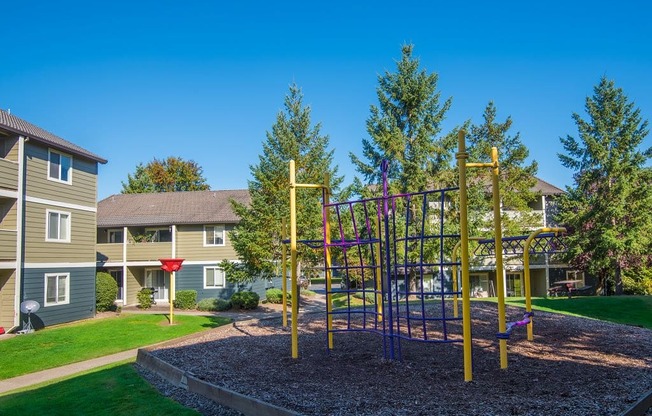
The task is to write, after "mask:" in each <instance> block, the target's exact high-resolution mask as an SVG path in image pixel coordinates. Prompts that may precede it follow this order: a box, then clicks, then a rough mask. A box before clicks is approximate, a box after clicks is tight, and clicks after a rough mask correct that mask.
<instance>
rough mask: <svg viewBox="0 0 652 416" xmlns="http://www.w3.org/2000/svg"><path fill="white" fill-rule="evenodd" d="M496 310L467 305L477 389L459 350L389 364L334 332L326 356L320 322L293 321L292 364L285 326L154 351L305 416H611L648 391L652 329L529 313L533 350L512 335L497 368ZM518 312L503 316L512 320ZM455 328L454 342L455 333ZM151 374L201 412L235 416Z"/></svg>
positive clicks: (257, 327)
mask: <svg viewBox="0 0 652 416" xmlns="http://www.w3.org/2000/svg"><path fill="white" fill-rule="evenodd" d="M496 309H497V308H496V305H495V304H492V303H487V302H472V331H473V381H472V382H464V369H463V350H462V344H461V343H454V344H428V343H423V342H409V341H402V342H401V355H402V360H400V361H398V360H395V361H390V360H385V359H384V358H383V339H382V337H381V336H379V335H376V334H368V333H363V332H355V333H336V334H334V349H333V350H332V351H328V349H327V342H326V340H327V337H326V332H325V321H326V317H325V313H320V314H303V315H300V322H299V328H300V334H299V358H298V359H292V358H291V354H290V351H291V338H290V332H289V331H288V330H287V329H284V328H282V326H281V321H280V318H278V319H270V320H261V321H251V322H240V323H236V324H235V325H234V326H232V327H229V328H221V329H217V330H212V331H209V332H207V333H203V334H202V335H198V336H197V337H196V338H194V339H192V340H186V341H184V342H181V343H178V344H174V345H171V346H166V347H164V348H159V349H157V350H155V351H153V354H154V355H156V356H157V357H159V358H161V359H163V360H164V361H166V362H169V363H170V364H172V365H174V366H177V367H179V368H181V369H184V370H186V371H190V372H192V373H194V374H195V375H196V376H197V377H199V378H201V379H204V380H207V381H210V382H211V383H213V384H216V385H219V386H223V387H226V388H229V389H232V390H235V391H237V392H239V393H242V394H246V395H249V396H253V397H256V398H258V399H260V400H263V401H266V402H270V403H273V404H275V405H277V406H281V407H284V408H287V409H290V410H293V411H296V412H299V413H301V414H305V415H452V414H455V415H457V414H459V415H546V416H547V415H591V416H594V415H617V414H620V413H622V412H623V411H625V410H627V409H628V408H629V407H630V406H631V405H632V404H633V403H635V402H636V401H637V400H639V398H640V397H641V395H643V394H644V393H646V392H648V391H650V390H651V389H652V331H650V330H647V329H642V328H637V327H631V326H625V325H618V324H611V323H606V322H601V321H596V320H591V319H584V318H578V317H571V316H565V315H557V314H551V313H545V312H536V315H535V317H534V334H535V337H534V341H533V342H528V341H527V338H526V332H525V327H517V328H516V329H515V330H514V332H513V333H512V336H511V339H510V340H509V341H507V345H508V360H509V366H508V368H507V369H504V370H502V369H500V359H499V352H498V340H497V339H496V332H497V310H496ZM522 314H523V310H522V309H517V308H512V307H507V316H508V318H507V320H508V321H517V320H519V319H521V318H522ZM336 324H337V322H336ZM450 329H451V331H452V332H455V331H458V333H459V334H461V325H457V328H455V327H454V326H453V327H451V328H450ZM144 373H145V372H144ZM146 376H147V378H148V379H149V380H150V381H151V382H152V383H153V384H155V385H156V386H157V387H159V389H162V390H164V392H165V393H166V394H167V395H169V396H171V397H172V398H174V399H175V400H177V401H180V402H181V403H183V404H185V405H187V406H190V407H194V408H197V409H198V410H199V411H200V412H201V413H203V414H205V415H233V414H237V413H234V412H232V411H229V410H227V409H224V408H222V407H220V406H216V405H214V404H212V403H208V402H207V401H206V400H205V399H202V398H199V397H194V395H190V394H188V393H187V392H184V391H183V390H181V389H178V388H172V387H171V386H167V387H166V386H165V385H164V383H163V382H161V381H160V380H158V381H157V380H156V379H155V378H154V377H153V376H152V375H151V374H146ZM649 412H650V411H648V413H649Z"/></svg>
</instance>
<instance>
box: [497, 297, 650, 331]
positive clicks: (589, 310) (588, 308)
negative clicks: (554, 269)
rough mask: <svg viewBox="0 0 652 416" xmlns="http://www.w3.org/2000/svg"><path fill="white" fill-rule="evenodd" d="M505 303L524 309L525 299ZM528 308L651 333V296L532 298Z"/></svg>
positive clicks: (513, 299)
mask: <svg viewBox="0 0 652 416" xmlns="http://www.w3.org/2000/svg"><path fill="white" fill-rule="evenodd" d="M493 300H495V298H494V299H493ZM506 303H507V304H509V305H516V306H525V298H507V299H506ZM532 308H533V309H538V310H541V311H548V312H556V313H563V314H567V315H575V316H583V317H587V318H594V319H600V320H603V321H610V322H616V323H620V324H628V325H635V326H640V327H643V328H648V329H652V296H581V297H576V298H572V299H568V298H532Z"/></svg>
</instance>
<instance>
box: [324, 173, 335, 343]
mask: <svg viewBox="0 0 652 416" xmlns="http://www.w3.org/2000/svg"><path fill="white" fill-rule="evenodd" d="M330 179H331V177H330V174H329V173H328V172H326V173H325V174H324V201H323V205H322V207H323V209H324V213H323V218H324V245H325V247H324V250H325V252H324V256H325V258H326V267H325V270H324V271H325V274H326V275H325V276H324V277H325V278H326V316H327V319H326V325H327V328H328V348H329V349H331V350H332V349H333V315H332V314H331V312H332V311H333V304H332V301H333V299H332V296H331V288H332V287H333V284H332V281H331V279H332V276H331V248H330V243H331V225H330V215H329V214H330V213H329V209H328V208H327V207H326V205H328V204H330Z"/></svg>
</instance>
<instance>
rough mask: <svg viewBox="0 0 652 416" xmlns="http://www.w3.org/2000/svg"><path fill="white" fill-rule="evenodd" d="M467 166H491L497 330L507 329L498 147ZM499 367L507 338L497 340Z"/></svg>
mask: <svg viewBox="0 0 652 416" xmlns="http://www.w3.org/2000/svg"><path fill="white" fill-rule="evenodd" d="M466 166H467V167H474V168H476V167H477V168H482V167H485V168H491V187H492V194H493V205H494V233H495V234H494V244H495V246H496V291H497V292H498V293H497V295H498V332H500V333H503V332H505V331H506V330H507V325H506V323H505V281H504V277H505V276H504V270H503V232H502V225H501V221H500V188H499V187H498V175H499V173H500V171H499V165H498V149H497V148H495V147H492V148H491V163H467V164H466ZM499 345H500V368H502V369H505V368H507V340H505V339H501V340H499Z"/></svg>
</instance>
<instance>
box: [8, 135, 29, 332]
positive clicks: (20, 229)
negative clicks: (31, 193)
mask: <svg viewBox="0 0 652 416" xmlns="http://www.w3.org/2000/svg"><path fill="white" fill-rule="evenodd" d="M28 140H29V139H28V138H26V137H23V136H18V195H17V196H18V198H16V211H17V212H16V214H17V218H16V219H17V221H16V288H15V295H14V311H15V313H14V327H13V328H11V329H10V330H9V332H11V331H12V330H14V329H15V328H17V327H19V326H20V295H21V292H22V290H21V287H22V280H23V263H24V255H23V254H24V253H23V240H24V238H25V237H24V235H25V175H26V172H27V165H26V163H27V161H26V158H25V143H26V142H27V141H28Z"/></svg>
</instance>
